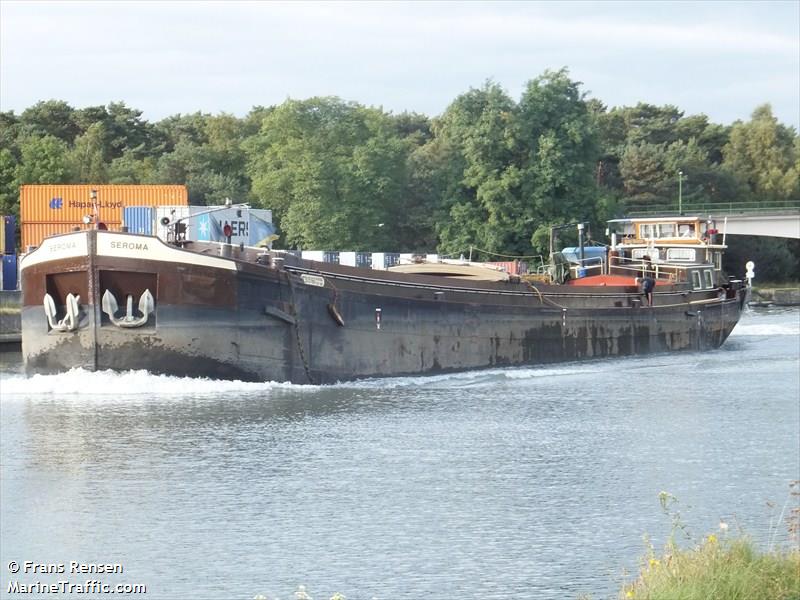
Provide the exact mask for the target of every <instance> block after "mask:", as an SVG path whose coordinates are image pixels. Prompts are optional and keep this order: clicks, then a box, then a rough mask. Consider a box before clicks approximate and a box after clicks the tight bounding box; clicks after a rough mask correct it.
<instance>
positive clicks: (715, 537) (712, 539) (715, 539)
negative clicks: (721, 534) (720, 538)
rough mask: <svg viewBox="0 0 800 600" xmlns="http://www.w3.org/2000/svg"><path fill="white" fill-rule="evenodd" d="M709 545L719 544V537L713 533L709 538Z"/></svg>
mask: <svg viewBox="0 0 800 600" xmlns="http://www.w3.org/2000/svg"><path fill="white" fill-rule="evenodd" d="M708 543H709V544H716V543H717V536H715V535H714V534H713V533H712V534H711V535H710V536H708Z"/></svg>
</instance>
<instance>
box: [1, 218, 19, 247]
mask: <svg viewBox="0 0 800 600" xmlns="http://www.w3.org/2000/svg"><path fill="white" fill-rule="evenodd" d="M2 227H3V233H4V234H5V235H4V236H3V239H4V240H5V242H6V243H5V247H4V248H0V254H14V246H16V245H17V239H16V229H17V218H16V217H14V216H13V215H10V216H6V217H3V223H2Z"/></svg>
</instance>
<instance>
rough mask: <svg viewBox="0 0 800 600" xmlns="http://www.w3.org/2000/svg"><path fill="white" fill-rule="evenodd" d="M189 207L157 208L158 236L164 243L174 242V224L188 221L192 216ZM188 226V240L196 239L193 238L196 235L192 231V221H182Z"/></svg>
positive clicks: (156, 225) (154, 224) (156, 223)
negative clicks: (179, 220)
mask: <svg viewBox="0 0 800 600" xmlns="http://www.w3.org/2000/svg"><path fill="white" fill-rule="evenodd" d="M190 208H191V207H189V206H181V205H170V206H156V214H155V222H154V223H153V227H155V233H156V235H157V236H158V237H159V238H161V239H162V240H164V241H172V236H173V233H172V231H173V227H172V225H173V223H175V221H177V220H178V219H186V218H187V217H189V215H190V214H191V213H190V212H189V211H190ZM182 222H183V223H184V224H185V225H186V239H188V240H191V239H195V238H193V237H192V234H193V233H194V231H193V229H192V219H189V220H187V221H185V222H184V221H182Z"/></svg>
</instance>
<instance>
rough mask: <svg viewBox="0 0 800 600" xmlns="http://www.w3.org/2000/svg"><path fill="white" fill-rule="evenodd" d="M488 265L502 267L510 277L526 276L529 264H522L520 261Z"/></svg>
mask: <svg viewBox="0 0 800 600" xmlns="http://www.w3.org/2000/svg"><path fill="white" fill-rule="evenodd" d="M486 264H489V265H493V266H495V267H500V268H501V269H503V271H505V272H506V273H508V274H509V275H526V274H527V273H528V263H524V262H520V261H518V260H509V261H501V262H490V263H486Z"/></svg>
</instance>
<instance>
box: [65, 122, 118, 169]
mask: <svg viewBox="0 0 800 600" xmlns="http://www.w3.org/2000/svg"><path fill="white" fill-rule="evenodd" d="M105 140H106V130H105V126H104V125H103V123H102V122H100V123H94V124H93V125H90V126H89V128H88V129H87V130H86V132H85V133H83V134H82V135H79V136H78V137H77V138H76V139H75V146H74V148H72V150H71V151H70V155H69V161H70V163H71V171H72V173H73V175H74V178H75V180H74V181H75V183H106V182H107V181H108V169H107V167H108V165H107V162H106V156H105Z"/></svg>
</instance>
